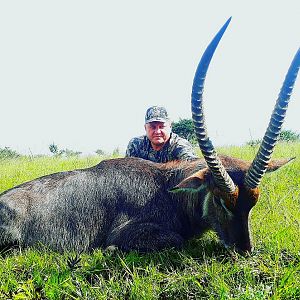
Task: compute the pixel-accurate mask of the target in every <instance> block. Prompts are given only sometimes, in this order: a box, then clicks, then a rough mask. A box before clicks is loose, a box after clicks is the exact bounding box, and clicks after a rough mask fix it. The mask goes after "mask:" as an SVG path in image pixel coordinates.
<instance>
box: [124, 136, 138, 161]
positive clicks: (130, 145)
mask: <svg viewBox="0 0 300 300" xmlns="http://www.w3.org/2000/svg"><path fill="white" fill-rule="evenodd" d="M134 145H135V143H134V138H133V139H131V140H130V141H129V143H128V146H127V149H126V153H125V157H136V151H135V147H134Z"/></svg>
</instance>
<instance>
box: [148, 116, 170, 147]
mask: <svg viewBox="0 0 300 300" xmlns="http://www.w3.org/2000/svg"><path fill="white" fill-rule="evenodd" d="M145 130H146V135H147V137H148V139H149V140H150V142H151V145H152V147H153V149H154V150H160V149H161V148H162V147H163V145H164V144H165V143H166V142H167V141H168V140H169V138H170V134H171V124H170V122H150V123H147V124H145Z"/></svg>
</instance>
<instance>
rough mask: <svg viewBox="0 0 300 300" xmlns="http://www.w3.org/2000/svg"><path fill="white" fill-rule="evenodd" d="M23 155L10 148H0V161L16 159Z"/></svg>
mask: <svg viewBox="0 0 300 300" xmlns="http://www.w3.org/2000/svg"><path fill="white" fill-rule="evenodd" d="M20 156H21V155H20V154H19V153H17V151H15V150H12V149H10V148H9V147H4V148H0V159H1V158H16V157H20Z"/></svg>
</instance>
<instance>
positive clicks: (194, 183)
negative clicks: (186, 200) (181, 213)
mask: <svg viewBox="0 0 300 300" xmlns="http://www.w3.org/2000/svg"><path fill="white" fill-rule="evenodd" d="M208 171H209V170H208V168H205V169H202V170H200V171H198V172H196V173H194V174H193V175H191V176H189V177H187V178H185V179H184V180H182V181H181V182H179V183H178V184H177V185H176V186H174V187H173V188H171V189H170V190H169V191H170V192H173V193H176V192H184V191H186V192H199V191H200V190H202V189H203V188H205V187H206V186H207V184H206V179H205V176H206V174H207V173H208Z"/></svg>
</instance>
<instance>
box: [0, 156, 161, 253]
mask: <svg viewBox="0 0 300 300" xmlns="http://www.w3.org/2000/svg"><path fill="white" fill-rule="evenodd" d="M162 184H164V182H163V177H162V175H161V174H160V171H159V170H158V169H157V168H155V165H154V164H151V163H148V162H145V161H142V160H139V159H130V158H128V159H116V160H109V161H103V162H101V163H100V164H98V165H97V166H95V167H92V168H88V169H84V170H75V171H69V172H61V173H57V174H51V175H47V176H43V177H41V178H38V179H35V180H33V181H30V182H27V183H24V184H21V185H20V186H18V187H15V188H13V189H11V190H8V191H6V192H4V193H3V194H2V195H0V236H1V242H2V243H4V244H5V243H8V242H9V243H12V242H18V243H21V244H24V245H32V244H36V243H39V242H41V243H43V244H45V245H48V246H50V247H51V248H54V249H58V250H63V249H76V250H87V249H91V248H94V247H99V246H103V245H105V244H106V240H107V237H108V235H109V234H110V232H111V231H112V230H113V228H115V227H116V226H119V225H120V224H122V223H124V222H126V221H128V220H130V219H133V218H136V217H138V218H142V217H143V215H145V216H146V215H147V214H148V215H151V214H152V213H153V214H156V215H157V214H158V212H157V208H158V206H159V204H158V203H155V202H157V200H158V199H160V198H161V197H162V195H158V194H159V193H161V188H160V186H161V185H162ZM147 217H148V218H149V216H147ZM156 217H158V216H156Z"/></svg>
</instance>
